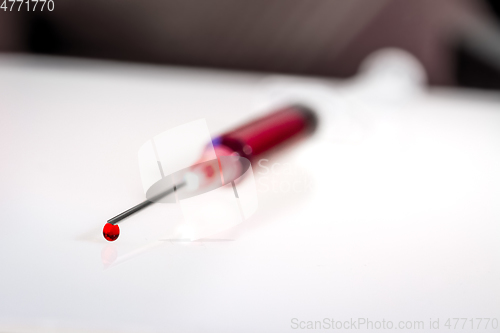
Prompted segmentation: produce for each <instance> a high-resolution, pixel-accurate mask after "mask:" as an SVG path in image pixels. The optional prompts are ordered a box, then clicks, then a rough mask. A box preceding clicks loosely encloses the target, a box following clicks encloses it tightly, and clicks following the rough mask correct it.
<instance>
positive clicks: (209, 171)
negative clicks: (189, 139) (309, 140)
mask: <svg viewBox="0 0 500 333" xmlns="http://www.w3.org/2000/svg"><path fill="white" fill-rule="evenodd" d="M316 125H317V118H316V115H315V113H314V112H313V111H311V109H309V108H308V107H305V106H303V105H291V106H287V107H284V108H281V109H278V110H277V111H275V112H272V113H270V114H268V115H266V116H264V117H261V118H258V119H255V120H253V121H251V122H249V123H248V124H245V125H243V126H240V127H238V128H236V129H234V130H232V131H230V132H228V133H226V134H223V135H221V136H219V137H217V138H215V139H214V140H212V145H209V147H210V150H207V151H206V152H205V153H204V154H209V153H211V154H213V152H215V155H216V157H217V159H213V160H209V161H206V158H205V157H204V156H202V158H201V159H200V160H201V161H205V162H202V163H198V164H195V165H194V166H192V167H190V168H188V169H186V170H181V171H180V172H176V173H175V174H173V175H170V176H168V177H165V178H163V179H162V180H160V181H158V182H157V183H156V184H154V185H153V186H152V187H151V189H150V190H148V194H147V197H148V199H147V200H145V201H144V202H142V203H140V204H138V205H136V206H134V207H132V208H130V209H128V210H126V211H124V212H123V213H121V214H119V215H117V216H115V217H113V218H111V219H109V220H108V221H107V223H106V224H105V226H104V228H103V235H104V238H106V239H107V240H109V241H114V240H116V239H117V238H118V236H119V235H120V228H119V227H118V225H117V223H119V222H120V221H122V220H123V219H125V218H126V217H128V216H130V215H132V214H134V213H136V212H138V211H139V210H141V209H143V208H146V207H147V206H149V205H150V204H152V203H154V202H158V201H160V200H162V199H163V198H165V197H166V196H168V195H170V194H172V193H174V192H178V193H182V192H179V191H180V190H182V191H183V193H184V195H188V196H193V195H196V194H200V193H203V192H207V191H210V190H212V189H215V188H217V187H219V186H222V185H225V184H228V183H230V182H232V181H234V180H235V179H237V178H239V177H240V176H241V175H242V174H243V173H244V172H245V171H246V169H248V166H249V165H250V162H251V161H253V160H255V158H256V157H258V156H261V155H262V154H263V153H266V152H268V151H269V150H271V149H273V148H275V147H277V146H281V145H282V144H284V143H285V142H289V141H291V139H294V138H297V137H299V136H303V135H307V134H309V133H312V132H313V131H314V130H315V129H316ZM212 146H213V150H212Z"/></svg>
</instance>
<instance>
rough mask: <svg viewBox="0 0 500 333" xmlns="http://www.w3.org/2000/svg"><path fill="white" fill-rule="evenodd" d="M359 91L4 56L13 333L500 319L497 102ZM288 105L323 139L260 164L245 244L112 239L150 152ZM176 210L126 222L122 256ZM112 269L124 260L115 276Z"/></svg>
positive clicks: (2, 149) (5, 246)
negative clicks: (148, 147)
mask: <svg viewBox="0 0 500 333" xmlns="http://www.w3.org/2000/svg"><path fill="white" fill-rule="evenodd" d="M353 85H354V86H355V84H354V83H353V82H351V84H350V85H349V84H347V83H346V84H345V85H340V84H333V83H328V82H322V81H319V80H314V79H310V80H309V79H307V80H306V79H294V78H277V79H265V78H264V77H261V76H260V75H249V74H237V73H223V72H211V71H195V70H184V69H175V68H158V67H141V66H126V65H117V64H112V63H101V62H84V61H70V60H65V59H36V58H16V57H9V56H2V57H1V58H0V96H1V99H0V105H1V106H0V117H1V118H0V119H1V124H0V138H1V140H0V156H2V163H1V164H0V205H1V206H0V226H1V232H0V269H1V274H0V282H1V283H0V331H14V332H15V331H29V332H35V331H48V332H53V331H57V330H59V331H64V332H68V331H71V330H73V331H107V332H149V331H151V332H287V331H297V330H293V329H291V319H292V318H298V319H299V320H304V321H309V320H323V319H324V318H334V319H335V320H349V319H350V318H358V317H364V318H369V319H370V320H374V321H375V320H382V319H385V320H386V321H387V320H391V321H393V322H395V323H397V322H398V321H400V320H404V321H406V320H411V321H420V320H422V321H424V323H425V325H426V326H425V327H426V328H428V322H429V318H433V319H437V318H440V320H441V329H442V330H443V331H449V330H447V329H445V328H444V327H443V325H444V323H443V322H444V320H445V319H446V318H449V317H467V318H477V317H483V318H484V317H489V318H499V317H500V311H499V310H500V303H499V301H498V300H499V299H500V297H499V296H500V283H499V282H500V270H499V265H498V264H499V262H500V260H499V259H500V251H499V250H500V245H499V244H500V242H498V239H499V235H500V227H499V221H500V210H499V204H498V202H499V200H500V173H499V170H500V99H499V98H497V97H496V96H492V95H486V94H484V95H481V94H473V93H467V94H466V93H460V94H459V93H456V92H449V91H433V92H431V93H429V94H428V93H427V92H425V91H416V92H415V94H407V93H406V94H405V95H404V98H399V99H393V98H390V96H380V95H377V96H373V95H370V94H363V93H356V89H355V88H353ZM288 93H289V94H290V95H296V96H301V97H302V98H304V99H309V100H310V102H311V103H312V104H314V105H315V106H316V107H317V109H318V111H319V113H320V116H321V117H322V122H321V127H320V129H319V132H318V133H317V135H316V136H315V137H314V138H311V139H309V140H305V141H303V142H301V143H300V144H298V145H296V146H295V147H294V148H293V149H289V150H287V151H283V152H282V153H280V154H277V155H275V156H273V157H272V158H271V157H270V158H269V160H268V161H262V162H261V163H260V166H259V165H255V164H254V174H255V176H256V181H257V193H258V196H259V210H258V211H257V213H256V214H254V215H253V216H252V217H251V218H250V219H249V220H248V221H246V222H245V223H242V224H241V225H239V226H238V227H237V228H238V230H237V232H236V234H237V235H238V236H237V237H236V238H235V240H234V241H220V242H193V243H190V244H186V243H183V244H175V243H171V242H161V241H160V242H157V243H151V244H150V245H149V247H146V248H138V247H136V246H134V245H133V244H132V245H131V246H129V248H125V247H120V245H119V242H120V240H121V239H122V238H119V239H118V241H117V242H116V247H115V245H109V244H108V243H107V242H106V241H105V240H104V239H103V238H102V237H101V235H100V232H101V228H102V226H103V224H104V222H105V221H106V220H107V219H108V218H110V217H112V216H114V215H116V214H118V213H119V212H121V211H123V210H124V209H127V208H129V207H130V206H132V205H135V204H137V203H138V202H140V201H142V200H143V199H144V194H143V189H142V186H141V179H140V175H139V167H138V162H137V152H138V150H139V147H140V146H141V145H142V144H143V143H144V142H146V141H147V140H149V139H150V138H151V137H152V136H154V135H156V134H158V133H161V132H162V131H164V130H165V129H167V128H172V127H174V126H177V125H181V124H183V123H186V122H188V121H191V120H194V119H198V118H206V120H207V123H208V126H209V129H210V131H211V134H217V133H220V132H221V131H222V130H225V129H227V128H228V127H231V126H234V125H236V124H239V123H240V122H242V121H245V119H247V118H248V117H251V116H254V115H255V114H257V113H258V111H256V110H257V109H258V106H263V105H265V104H266V103H267V102H268V101H269V100H272V99H273V98H275V99H276V100H279V99H280V98H282V97H283V96H285V95H287V94H288ZM280 94H281V95H280ZM280 96H281V97H280ZM275 163H279V164H275ZM273 165H274V166H273ZM171 207H172V209H171V210H169V211H165V210H162V209H160V208H161V207H159V205H153V206H151V207H149V208H147V209H146V210H144V211H143V212H141V213H139V214H136V215H134V216H132V217H131V218H130V219H128V220H127V221H125V222H124V223H123V224H122V225H121V228H122V236H120V237H123V239H126V235H125V234H126V233H128V234H140V233H141V232H145V230H149V234H151V230H154V228H155V227H156V226H157V225H159V224H162V223H167V222H168V221H169V220H172V219H178V218H179V217H180V216H181V213H180V208H179V207H178V205H172V206H171ZM144 237H146V236H144ZM222 238H224V237H221V239H222ZM113 251H117V252H118V253H117V255H118V256H122V259H127V260H121V261H120V262H119V264H116V265H113V266H110V267H108V268H107V269H105V267H107V266H104V265H103V261H102V258H101V256H102V255H101V252H103V253H114V252H113ZM122 251H123V252H122ZM115 254H116V253H115ZM124 255H125V256H126V258H125V257H123V256H124ZM443 319H444V320H443ZM499 319H500V318H499ZM299 331H300V330H299ZM435 331H437V330H435ZM464 331H467V330H464ZM481 331H492V330H484V329H483V330H481Z"/></svg>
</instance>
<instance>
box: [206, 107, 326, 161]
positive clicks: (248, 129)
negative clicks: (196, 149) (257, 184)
mask: <svg viewBox="0 0 500 333" xmlns="http://www.w3.org/2000/svg"><path fill="white" fill-rule="evenodd" d="M316 125H317V118H316V115H315V113H314V112H313V111H312V110H311V109H309V108H308V107H305V106H302V105H291V106H287V107H283V108H281V109H279V110H277V111H275V112H272V113H270V114H268V115H266V116H264V117H261V118H258V119H256V120H253V121H251V122H250V123H248V124H245V125H243V126H240V127H238V128H236V129H234V130H232V131H230V132H228V133H226V134H223V135H221V136H219V137H218V138H216V139H215V140H213V144H214V147H215V148H216V151H217V147H219V146H221V148H222V147H224V148H228V149H229V150H231V151H233V152H236V153H238V154H239V155H240V156H242V157H245V158H247V159H249V160H252V159H254V158H255V157H256V156H259V155H261V154H262V153H265V152H267V151H269V150H271V149H272V148H274V147H277V146H279V145H281V144H283V143H285V142H286V141H289V140H290V139H292V138H295V137H298V136H299V135H304V134H307V133H311V132H312V131H314V130H315V128H316Z"/></svg>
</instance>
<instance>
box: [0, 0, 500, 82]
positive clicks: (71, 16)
mask: <svg viewBox="0 0 500 333" xmlns="http://www.w3.org/2000/svg"><path fill="white" fill-rule="evenodd" d="M499 7H500V5H499V3H498V2H495V1H494V0H490V1H489V3H488V2H486V0H484V1H483V0H478V1H473V0H440V1H435V0H406V1H401V0H370V1H366V0H253V1H243V0H183V1H173V0H163V1H159V0H144V1H140V2H137V1H132V0H122V1H119V2H118V1H115V0H110V1H100V0H86V1H76V0H64V1H57V0H55V10H54V11H53V12H47V11H44V12H43V13H41V12H30V13H17V12H12V13H10V12H0V30H1V32H0V49H2V50H4V51H22V52H31V53H39V54H40V53H41V54H55V55H69V56H78V57H90V58H102V59H116V60H125V61H136V62H148V63H160V64H174V65H187V66H203V67H212V68H225V69H237V70H252V71H262V72H278V73H289V74H299V75H302V74H303V75H318V76H329V77H339V78H345V77H349V76H352V75H354V74H355V73H356V71H357V69H358V66H359V64H360V63H361V62H362V60H363V59H364V58H365V57H366V56H367V55H368V54H370V53H371V52H373V51H375V50H377V49H380V48H383V47H399V48H402V49H405V50H407V51H409V52H411V53H412V54H414V55H415V56H416V57H417V58H418V59H419V60H420V61H421V62H422V64H423V65H424V67H425V68H426V70H427V73H428V76H429V83H431V84H438V85H454V84H458V85H460V86H468V87H479V88H497V89H498V88H500V71H499V70H498V68H500V65H499V66H496V65H494V64H493V65H492V64H491V62H490V61H488V57H486V58H485V57H482V56H479V57H478V56H477V54H476V53H477V52H476V49H475V48H474V47H472V48H471V47H470V41H471V38H475V37H471V36H474V34H472V35H469V37H468V38H461V34H463V33H464V30H466V29H467V26H468V24H470V22H482V21H487V22H495V20H496V19H498V18H499V16H498V14H499ZM490 26H493V23H492V24H491V25H490ZM479 30H480V29H479ZM498 46H499V47H500V38H499V45H498ZM499 54H500V53H499ZM490 58H491V57H490ZM499 64H500V63H499Z"/></svg>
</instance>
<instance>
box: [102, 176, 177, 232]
mask: <svg viewBox="0 0 500 333" xmlns="http://www.w3.org/2000/svg"><path fill="white" fill-rule="evenodd" d="M185 185H186V182H185V181H183V182H182V183H179V184H177V185H174V186H173V187H172V188H169V189H168V190H166V191H164V192H162V193H160V194H158V195H155V196H154V197H152V198H151V199H148V200H145V201H143V202H141V203H140V204H138V205H137V206H134V207H132V208H130V209H127V210H126V211H124V212H123V213H121V214H118V215H116V216H115V217H113V218H111V219H109V220H108V223H110V224H117V223H118V222H120V221H121V220H123V219H124V218H126V217H129V216H130V215H132V214H134V213H135V212H138V211H140V210H141V209H143V208H146V207H147V206H149V205H151V204H152V203H154V202H156V201H158V200H160V199H162V198H163V197H166V196H167V195H169V194H172V193H174V192H175V191H176V190H178V189H180V188H181V187H183V186H185Z"/></svg>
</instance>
